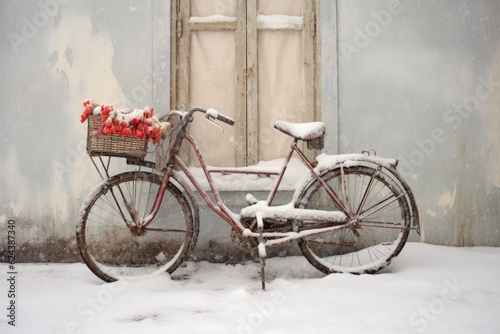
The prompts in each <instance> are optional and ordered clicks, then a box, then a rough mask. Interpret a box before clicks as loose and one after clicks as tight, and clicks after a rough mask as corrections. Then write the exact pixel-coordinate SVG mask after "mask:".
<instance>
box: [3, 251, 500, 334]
mask: <svg viewBox="0 0 500 334" xmlns="http://www.w3.org/2000/svg"><path fill="white" fill-rule="evenodd" d="M0 268H1V272H2V279H1V282H2V283H1V284H0V287H1V291H0V295H1V298H0V301H1V309H2V310H3V311H2V313H3V314H2V316H1V318H0V319H1V320H0V332H1V333H37V334H38V333H53V334H60V333H93V334H96V333H148V334H150V333H169V334H170V333H217V334H221V333H246V334H249V333H287V334H291V333H301V334H304V333H398V334H400V333H500V313H499V310H500V284H499V277H500V248H487V247H475V248H454V247H444V246H434V245H428V244H421V243H408V244H407V245H406V247H405V248H404V249H403V251H402V253H401V254H400V256H399V257H398V258H397V259H396V260H394V262H393V263H392V264H391V265H390V266H389V267H388V268H386V269H385V270H384V271H383V272H381V273H379V274H376V275H361V276H354V275H348V274H332V275H328V276H325V275H323V274H321V273H320V272H318V271H317V270H316V269H314V268H313V267H312V266H311V265H309V264H308V262H307V261H306V260H305V259H304V258H302V257H290V258H273V259H269V260H268V262H267V267H266V269H267V291H261V290H260V282H259V278H258V277H259V276H258V272H259V266H258V264H257V263H253V262H249V263H246V264H244V265H224V264H212V263H207V262H200V263H192V262H190V263H187V264H186V266H184V267H183V268H180V269H178V270H177V271H176V272H175V273H174V274H173V275H172V277H170V276H168V275H166V274H163V275H161V276H158V277H155V278H152V279H150V280H148V281H142V282H132V281H123V282H115V283H111V284H106V283H103V282H102V281H100V280H99V279H98V278H96V277H95V276H94V275H93V274H92V273H91V272H90V270H88V269H87V267H86V266H85V265H84V264H81V263H75V264H17V265H16V269H17V270H18V275H17V287H16V293H17V296H16V307H17V309H16V327H12V326H10V325H8V323H7V321H9V318H7V317H6V315H7V312H8V311H7V310H6V308H7V306H8V302H9V300H8V299H7V291H8V286H7V285H6V278H5V275H6V273H7V272H8V270H7V269H8V268H7V265H6V264H1V266H0Z"/></svg>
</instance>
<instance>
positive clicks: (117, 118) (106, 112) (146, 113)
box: [80, 100, 170, 144]
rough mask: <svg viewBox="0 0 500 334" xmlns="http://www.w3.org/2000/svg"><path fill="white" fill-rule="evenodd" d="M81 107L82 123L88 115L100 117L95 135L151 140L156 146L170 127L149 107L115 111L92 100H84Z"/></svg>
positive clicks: (110, 106) (111, 107) (109, 106)
mask: <svg viewBox="0 0 500 334" xmlns="http://www.w3.org/2000/svg"><path fill="white" fill-rule="evenodd" d="M83 106H84V110H83V112H82V114H81V116H80V121H81V122H82V123H83V122H85V121H86V120H87V119H88V116H89V115H100V120H101V123H102V125H101V127H100V128H99V130H98V131H97V133H96V135H98V134H103V135H118V136H123V137H135V138H137V139H145V140H147V141H149V140H153V143H155V144H156V143H158V141H159V140H160V138H161V136H162V135H163V134H164V133H165V132H166V131H167V128H168V126H169V125H170V124H169V123H168V122H160V121H159V120H158V118H157V117H155V116H154V110H153V108H150V107H146V108H144V109H132V108H126V109H115V108H114V107H113V106H112V105H101V104H99V103H97V102H95V101H93V100H86V101H85V102H83Z"/></svg>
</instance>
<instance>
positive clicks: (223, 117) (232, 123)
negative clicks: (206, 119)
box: [217, 114, 234, 126]
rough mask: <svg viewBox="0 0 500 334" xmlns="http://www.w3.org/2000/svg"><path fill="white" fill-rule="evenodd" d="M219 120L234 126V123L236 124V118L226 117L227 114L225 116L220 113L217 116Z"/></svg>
mask: <svg viewBox="0 0 500 334" xmlns="http://www.w3.org/2000/svg"><path fill="white" fill-rule="evenodd" d="M217 120H219V121H221V122H224V123H226V124H229V125H231V126H233V125H234V120H233V119H231V118H229V117H226V116H224V115H221V114H219V116H218V117H217Z"/></svg>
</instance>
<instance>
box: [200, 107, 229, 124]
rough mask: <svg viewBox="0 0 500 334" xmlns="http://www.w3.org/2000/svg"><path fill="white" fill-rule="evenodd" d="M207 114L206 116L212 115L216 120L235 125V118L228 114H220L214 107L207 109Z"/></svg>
mask: <svg viewBox="0 0 500 334" xmlns="http://www.w3.org/2000/svg"><path fill="white" fill-rule="evenodd" d="M205 114H206V117H212V118H215V119H216V120H218V121H221V122H224V123H226V124H229V125H231V126H233V125H234V120H233V119H231V118H229V117H227V116H224V115H222V114H219V112H218V111H217V110H215V109H212V108H209V109H207V110H206V111H205Z"/></svg>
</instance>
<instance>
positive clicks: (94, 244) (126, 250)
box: [76, 172, 198, 282]
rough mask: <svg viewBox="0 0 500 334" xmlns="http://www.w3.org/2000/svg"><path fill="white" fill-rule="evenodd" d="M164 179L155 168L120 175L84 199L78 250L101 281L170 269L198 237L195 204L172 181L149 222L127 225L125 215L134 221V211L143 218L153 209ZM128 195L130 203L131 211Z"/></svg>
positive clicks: (180, 260) (182, 257)
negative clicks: (142, 228)
mask: <svg viewBox="0 0 500 334" xmlns="http://www.w3.org/2000/svg"><path fill="white" fill-rule="evenodd" d="M161 183H162V178H161V177H160V176H159V175H156V174H153V173H147V172H126V173H122V174H118V175H116V176H113V177H111V178H110V179H108V180H107V181H105V182H103V183H101V184H100V185H98V186H97V187H96V188H95V189H94V191H93V192H92V193H91V194H90V195H89V197H88V198H87V200H86V201H85V203H84V204H83V206H82V208H81V211H80V212H81V217H80V222H79V224H78V227H77V233H76V237H77V243H78V249H79V251H80V254H81V256H82V258H83V260H84V262H85V264H86V265H87V266H88V267H89V269H90V270H91V271H92V272H93V273H94V274H95V275H97V276H98V277H99V278H101V279H102V280H104V281H106V282H113V281H116V280H118V279H122V278H136V277H139V278H141V277H146V276H148V275H153V274H157V273H160V272H165V271H166V272H168V273H172V272H173V271H174V270H175V269H177V268H178V267H179V265H180V264H181V263H182V262H183V260H184V258H185V256H186V255H187V253H188V252H189V250H190V249H191V248H192V247H191V244H192V243H195V242H196V238H197V235H198V224H196V221H194V219H193V214H192V208H191V206H190V203H189V202H188V200H187V199H186V197H185V196H184V194H183V192H182V191H181V190H180V189H179V187H178V186H176V185H175V184H173V183H172V182H169V183H168V185H167V187H166V190H165V195H164V197H163V200H162V203H161V206H160V209H159V211H158V213H157V215H156V216H155V218H154V219H153V221H152V222H151V224H150V225H149V226H148V227H146V228H145V229H144V230H143V231H142V232H138V230H137V229H135V228H134V227H132V228H131V227H129V226H128V225H127V224H126V222H125V220H127V221H128V222H129V224H131V225H134V223H133V219H132V215H136V216H137V217H139V220H141V219H142V218H144V217H145V216H146V215H148V214H149V212H150V210H151V207H152V206H153V203H154V200H155V197H156V194H157V192H158V189H159V187H160V185H161ZM125 200H126V201H128V202H129V203H131V204H132V206H133V209H132V211H129V210H128V209H127V208H126V205H125V204H124V203H125ZM129 207H130V206H129ZM129 212H133V214H130V213H129Z"/></svg>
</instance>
